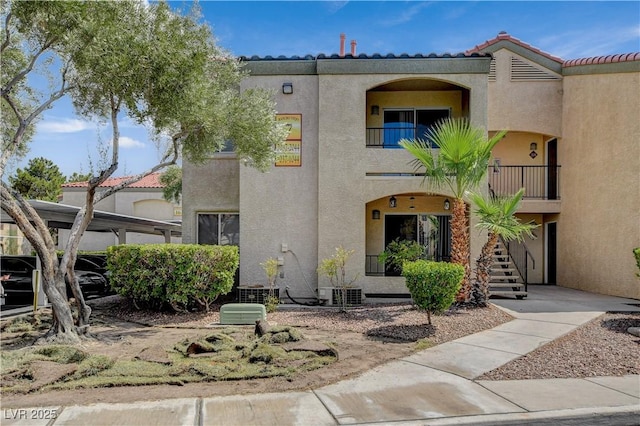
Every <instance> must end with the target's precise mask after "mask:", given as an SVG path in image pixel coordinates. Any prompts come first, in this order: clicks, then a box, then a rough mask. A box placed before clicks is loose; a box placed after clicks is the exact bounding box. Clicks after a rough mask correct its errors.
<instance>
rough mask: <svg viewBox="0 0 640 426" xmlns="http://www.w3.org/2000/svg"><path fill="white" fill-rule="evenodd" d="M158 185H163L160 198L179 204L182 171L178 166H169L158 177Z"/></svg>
mask: <svg viewBox="0 0 640 426" xmlns="http://www.w3.org/2000/svg"><path fill="white" fill-rule="evenodd" d="M160 183H162V184H163V185H164V188H163V189H162V198H164V199H165V200H167V201H169V202H172V201H173V202H176V203H179V202H180V198H181V197H182V169H181V168H180V167H179V166H169V167H168V168H167V170H165V172H164V173H162V175H160Z"/></svg>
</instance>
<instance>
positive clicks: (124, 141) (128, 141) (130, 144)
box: [120, 136, 146, 148]
mask: <svg viewBox="0 0 640 426" xmlns="http://www.w3.org/2000/svg"><path fill="white" fill-rule="evenodd" d="M145 146H146V145H145V144H144V143H143V142H140V141H139V140H136V139H133V138H130V137H127V136H120V147H121V148H144V147H145Z"/></svg>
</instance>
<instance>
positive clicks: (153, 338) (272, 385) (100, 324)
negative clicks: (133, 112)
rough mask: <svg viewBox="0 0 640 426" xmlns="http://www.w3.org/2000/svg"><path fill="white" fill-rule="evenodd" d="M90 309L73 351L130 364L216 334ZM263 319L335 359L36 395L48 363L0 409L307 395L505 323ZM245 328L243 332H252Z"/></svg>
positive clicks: (378, 317) (120, 307)
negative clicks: (250, 373)
mask: <svg viewBox="0 0 640 426" xmlns="http://www.w3.org/2000/svg"><path fill="white" fill-rule="evenodd" d="M91 304H92V306H93V310H94V311H93V314H92V328H91V333H92V335H93V338H91V339H87V340H86V341H85V342H84V343H83V344H82V345H81V347H80V348H79V349H81V350H82V351H84V352H87V353H90V354H101V355H106V356H108V357H110V358H112V359H118V360H129V359H133V358H135V357H137V356H139V355H140V354H141V352H143V351H145V350H148V349H149V348H157V347H162V348H164V349H167V350H168V349H170V348H171V347H173V345H175V344H176V343H177V342H179V341H182V340H184V339H185V338H187V337H196V336H203V335H206V334H208V333H211V332H212V330H216V329H220V326H219V325H218V322H219V317H218V312H217V311H216V312H211V313H209V314H204V313H193V314H170V313H162V314H158V313H150V312H143V311H138V310H136V309H135V308H133V307H132V306H129V305H127V304H126V303H125V302H123V301H122V300H120V299H119V298H118V297H117V296H112V297H109V298H105V299H102V300H100V301H93V302H92V303H91ZM267 320H268V321H269V324H271V325H288V326H295V327H296V328H297V329H298V330H299V331H301V332H302V334H303V335H304V337H305V339H306V340H309V341H314V342H321V343H325V344H328V345H329V346H331V347H332V348H334V349H336V350H337V352H338V360H337V361H336V362H334V363H332V364H330V365H328V366H324V367H321V368H318V369H315V370H313V371H307V372H302V373H299V374H294V375H290V376H286V377H272V378H266V379H253V380H234V381H215V382H206V383H187V384H183V385H147V386H122V387H112V388H90V389H74V390H63V391H47V392H43V391H42V390H40V388H41V386H40V385H45V384H46V383H47V381H51V380H52V379H55V373H52V371H54V370H55V369H53V370H52V369H51V367H52V366H51V365H50V364H43V365H39V366H38V367H39V369H36V368H34V371H35V373H34V375H35V376H40V377H34V381H35V386H34V388H33V390H32V391H31V392H29V393H27V394H14V393H6V392H3V395H2V403H3V406H4V407H15V408H19V407H29V406H53V405H75V404H89V403H97V402H131V401H136V400H155V399H162V398H181V397H211V396H219V395H232V394H243V393H262V392H278V391H290V390H307V389H313V388H318V387H321V386H323V385H327V384H330V383H334V382H336V381H339V380H343V379H345V378H348V377H353V376H356V375H358V374H361V373H363V372H365V371H367V370H369V369H371V368H373V367H375V366H377V365H380V364H383V363H385V362H387V361H390V360H393V359H397V358H401V357H403V356H406V355H408V354H410V353H412V352H415V351H416V350H419V349H424V348H427V347H430V346H433V345H437V344H440V343H443V342H446V341H450V340H454V339H457V338H460V337H462V336H464V335H467V334H472V333H476V332H478V331H481V330H485V329H489V328H492V327H495V326H497V325H499V324H501V323H504V322H507V321H509V320H511V317H510V316H509V315H507V314H506V313H504V312H503V311H501V310H499V309H497V308H495V307H489V308H484V309H473V310H454V311H450V312H447V313H445V314H443V315H438V316H435V317H434V318H433V325H432V326H429V325H427V324H426V321H427V318H426V314H425V313H424V312H420V311H418V310H416V309H414V308H413V307H412V306H411V305H409V304H400V305H383V306H380V305H374V306H371V305H369V306H365V307H353V308H350V309H349V310H348V311H347V312H339V311H337V310H336V309H333V308H307V307H299V308H286V309H285V308H281V309H279V310H278V312H275V313H271V314H268V318H267ZM245 328H246V329H247V331H248V332H251V330H252V329H253V326H245ZM20 336H24V333H21V332H14V333H11V332H7V331H6V330H5V331H4V332H3V339H2V340H3V342H2V350H3V351H9V350H12V349H15V348H17V347H19V346H20V345H29V344H32V342H33V338H31V337H28V336H25V337H27V338H26V339H20V338H19V337H20ZM31 336H35V335H34V334H32V335H31ZM17 341H22V343H20V344H18V343H16V342H17ZM47 372H49V373H47ZM63 373H64V372H63ZM49 376H51V377H49Z"/></svg>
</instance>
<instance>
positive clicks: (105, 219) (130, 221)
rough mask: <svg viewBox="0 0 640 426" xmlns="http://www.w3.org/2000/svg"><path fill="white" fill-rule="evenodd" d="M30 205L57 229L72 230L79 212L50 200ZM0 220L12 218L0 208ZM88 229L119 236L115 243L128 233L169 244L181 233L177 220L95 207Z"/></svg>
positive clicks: (50, 226)
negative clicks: (156, 238)
mask: <svg viewBox="0 0 640 426" xmlns="http://www.w3.org/2000/svg"><path fill="white" fill-rule="evenodd" d="M29 204H31V206H32V207H33V208H34V209H35V210H36V212H37V213H38V215H39V216H40V217H41V218H42V219H43V220H44V221H45V224H46V225H47V226H48V227H49V228H56V229H71V226H72V225H73V221H74V220H75V218H76V215H77V214H78V212H79V211H80V207H76V206H70V205H67V204H58V203H52V202H49V201H40V200H29ZM2 223H14V221H13V219H12V218H11V217H9V215H7V214H6V213H5V212H4V211H2ZM87 231H93V232H112V233H114V234H116V235H117V236H118V244H126V242H127V233H128V232H138V233H141V234H150V235H163V236H164V240H165V242H166V243H170V242H171V237H181V236H182V225H181V224H179V223H173V222H165V221H161V220H153V219H146V218H142V217H135V216H127V215H122V214H117V213H110V212H105V211H100V210H95V211H94V214H93V220H92V221H91V223H90V224H89V227H88V228H87Z"/></svg>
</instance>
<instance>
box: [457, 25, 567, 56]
mask: <svg viewBox="0 0 640 426" xmlns="http://www.w3.org/2000/svg"><path fill="white" fill-rule="evenodd" d="M503 40H506V41H510V42H512V43H515V44H517V45H519V46H522V47H524V48H525V49H529V50H531V51H533V52H535V53H537V54H539V55H542V56H544V57H546V58H549V59H551V60H552V61H556V62H560V63H562V62H563V60H562V59H561V58H558V57H557V56H553V55H551V54H549V53H547V52H543V51H542V50H540V49H538V48H537V47H533V46H531V45H530V44H527V43H525V42H523V41H521V40H518V39H517V38H515V37H511V36H510V35H509V34H507V33H506V32H504V31H503V32H500V33H499V34H498V36H497V37H495V38H492V39H491V40H487V41H485V42H484V43H482V44H479V45H477V46H475V47H473V48H471V49H469V50H467V51H466V52H465V53H466V54H471V53H476V52H481V51H482V50H484V49H486V48H487V47H489V46H491V45H494V44H496V43H498V42H500V41H503Z"/></svg>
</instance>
